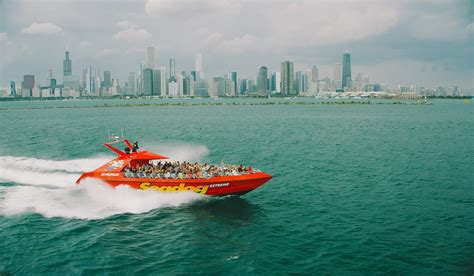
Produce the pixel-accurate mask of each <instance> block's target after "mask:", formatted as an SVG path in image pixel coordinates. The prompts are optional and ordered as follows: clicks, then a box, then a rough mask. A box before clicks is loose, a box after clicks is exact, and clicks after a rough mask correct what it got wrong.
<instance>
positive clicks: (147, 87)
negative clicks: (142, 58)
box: [143, 68, 153, 96]
mask: <svg viewBox="0 0 474 276" xmlns="http://www.w3.org/2000/svg"><path fill="white" fill-rule="evenodd" d="M143 95H144V96H152V95H153V70H152V69H150V68H146V69H144V70H143Z"/></svg>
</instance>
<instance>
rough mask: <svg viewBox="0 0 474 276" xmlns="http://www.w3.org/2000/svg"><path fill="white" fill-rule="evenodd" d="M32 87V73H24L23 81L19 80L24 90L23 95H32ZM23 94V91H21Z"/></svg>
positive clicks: (33, 84) (33, 77) (33, 83)
mask: <svg viewBox="0 0 474 276" xmlns="http://www.w3.org/2000/svg"><path fill="white" fill-rule="evenodd" d="M33 87H35V76H33V75H24V76H23V81H22V82H21V88H22V89H23V90H25V92H26V93H25V96H27V97H32V96H33ZM22 96H23V92H22Z"/></svg>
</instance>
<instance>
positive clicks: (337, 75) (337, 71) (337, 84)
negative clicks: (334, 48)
mask: <svg viewBox="0 0 474 276" xmlns="http://www.w3.org/2000/svg"><path fill="white" fill-rule="evenodd" d="M341 72H342V69H341V64H340V63H336V64H334V88H335V89H336V91H338V90H341V76H342V75H341Z"/></svg>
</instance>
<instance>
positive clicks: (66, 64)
mask: <svg viewBox="0 0 474 276" xmlns="http://www.w3.org/2000/svg"><path fill="white" fill-rule="evenodd" d="M70 75H72V60H70V59H69V51H67V50H66V54H65V57H64V60H63V77H67V76H70Z"/></svg>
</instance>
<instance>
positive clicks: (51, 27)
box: [21, 22, 62, 35]
mask: <svg viewBox="0 0 474 276" xmlns="http://www.w3.org/2000/svg"><path fill="white" fill-rule="evenodd" d="M61 31H62V29H61V27H59V26H58V25H56V24H53V23H49V22H45V23H36V22H33V24H31V25H30V26H28V27H25V28H23V29H22V30H21V32H22V33H25V34H40V35H52V34H57V33H60V32H61Z"/></svg>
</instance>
